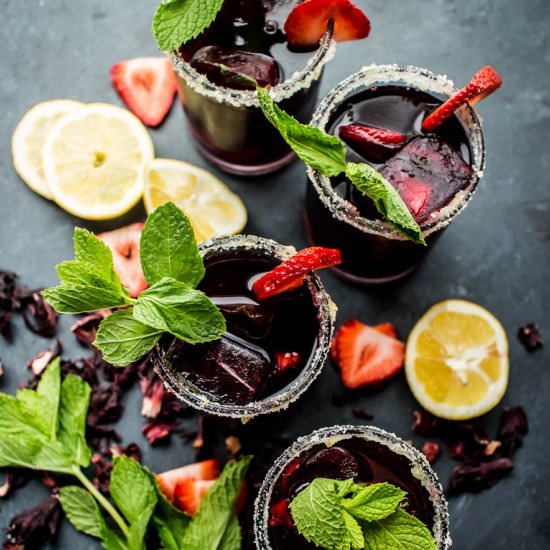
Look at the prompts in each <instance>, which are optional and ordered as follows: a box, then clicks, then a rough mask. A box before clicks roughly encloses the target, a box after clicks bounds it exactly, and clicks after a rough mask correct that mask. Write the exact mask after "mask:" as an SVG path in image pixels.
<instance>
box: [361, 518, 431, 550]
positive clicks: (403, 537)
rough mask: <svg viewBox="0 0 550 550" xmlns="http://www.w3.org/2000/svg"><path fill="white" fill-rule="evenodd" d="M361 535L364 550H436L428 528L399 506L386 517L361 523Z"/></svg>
mask: <svg viewBox="0 0 550 550" xmlns="http://www.w3.org/2000/svg"><path fill="white" fill-rule="evenodd" d="M363 535H364V537H365V550H380V548H391V549H392V550H437V546H436V544H435V541H434V538H433V536H432V534H431V533H430V530H429V529H428V528H427V527H426V526H425V525H424V524H423V523H422V522H421V521H420V520H419V519H418V518H416V517H414V516H412V515H411V514H409V513H407V512H405V511H404V510H401V509H400V508H399V509H397V510H396V511H395V512H394V513H393V514H392V515H391V516H389V517H387V518H386V519H383V520H380V521H373V522H370V523H365V524H363Z"/></svg>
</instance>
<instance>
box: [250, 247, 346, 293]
mask: <svg viewBox="0 0 550 550" xmlns="http://www.w3.org/2000/svg"><path fill="white" fill-rule="evenodd" d="M340 263H342V255H341V254H340V251H339V250H336V249H334V248H322V247H320V246H312V247H311V248H304V250H300V252H297V253H296V254H294V256H292V257H291V258H289V259H288V260H285V261H284V262H283V263H282V264H280V265H278V266H277V267H276V268H274V269H273V270H271V271H270V272H269V273H266V274H265V275H263V276H262V277H260V278H259V279H258V280H257V281H256V282H255V283H254V285H253V287H252V290H253V291H254V293H255V294H256V297H257V298H258V300H260V301H262V300H265V299H266V298H271V297H272V296H275V295H277V294H280V293H281V292H286V291H287V290H292V289H293V288H297V287H299V286H301V285H302V284H303V282H304V276H305V275H307V274H308V273H310V272H311V271H313V270H315V269H321V268H323V267H331V266H333V265H338V264H340Z"/></svg>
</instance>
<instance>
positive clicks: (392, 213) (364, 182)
mask: <svg viewBox="0 0 550 550" xmlns="http://www.w3.org/2000/svg"><path fill="white" fill-rule="evenodd" d="M346 176H347V177H348V178H349V179H350V181H351V183H353V185H355V187H357V189H359V191H361V193H364V194H365V195H367V197H369V198H370V199H371V200H372V201H373V203H374V206H376V209H377V210H378V212H380V214H382V216H383V217H384V219H386V220H387V221H388V222H389V223H391V224H392V225H393V226H394V227H395V228H396V229H397V230H398V231H399V232H400V233H403V235H405V236H406V237H407V238H409V239H410V240H411V241H413V242H415V243H417V244H424V245H425V244H426V241H425V240H424V236H423V235H422V231H421V229H420V227H419V225H418V224H417V223H416V221H415V220H414V218H413V217H412V215H411V213H410V211H409V209H408V208H407V205H406V204H405V203H404V202H403V199H402V198H401V197H400V196H399V193H398V192H397V190H396V189H395V187H394V186H393V185H392V184H391V183H389V182H387V181H386V180H385V179H384V177H383V176H382V174H380V173H379V172H377V171H376V170H375V169H374V168H372V166H369V165H368V164H356V163H352V162H350V163H349V164H348V165H347V167H346Z"/></svg>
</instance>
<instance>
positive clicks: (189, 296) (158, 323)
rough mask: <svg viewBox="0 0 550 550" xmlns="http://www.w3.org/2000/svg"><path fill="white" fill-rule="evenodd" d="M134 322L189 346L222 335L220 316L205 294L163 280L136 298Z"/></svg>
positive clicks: (171, 281)
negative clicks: (172, 336) (167, 334)
mask: <svg viewBox="0 0 550 550" xmlns="http://www.w3.org/2000/svg"><path fill="white" fill-rule="evenodd" d="M134 318H135V319H137V320H138V321H141V322H142V323H144V324H145V325H148V326H150V327H154V328H155V329H157V330H161V331H164V332H169V333H170V334H173V335H174V336H176V337H177V338H179V339H180V340H183V341H185V342H189V343H190V344H199V343H202V342H210V341H212V340H216V339H218V338H219V337H220V336H221V335H222V334H223V333H224V331H225V319H224V317H223V315H222V314H221V312H220V310H219V309H218V308H217V307H216V306H215V305H214V304H213V303H212V301H211V300H210V299H209V298H208V296H206V294H204V293H203V292H200V291H199V290H194V289H193V288H191V287H190V286H189V285H187V284H185V283H182V282H180V281H176V280H175V279H170V278H166V277H165V278H164V279H161V280H160V281H159V282H158V283H155V284H154V285H153V286H151V287H149V288H148V289H147V290H145V291H143V292H142V293H141V294H140V295H139V297H138V300H137V303H136V305H135V307H134Z"/></svg>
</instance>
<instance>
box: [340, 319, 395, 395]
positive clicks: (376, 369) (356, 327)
mask: <svg viewBox="0 0 550 550" xmlns="http://www.w3.org/2000/svg"><path fill="white" fill-rule="evenodd" d="M336 346H337V349H338V352H337V353H338V363H339V367H340V374H341V377H342V382H343V383H344V385H345V386H346V387H348V388H351V389H354V388H360V387H362V386H366V385H368V384H372V383H374V382H380V381H382V380H385V379H386V378H388V377H390V376H393V375H394V374H396V373H397V372H398V371H399V370H400V369H401V368H402V367H403V362H404V358H405V346H404V345H403V342H400V341H399V340H397V339H395V338H393V337H390V336H386V335H385V334H383V333H382V332H381V331H379V330H376V329H375V328H373V327H369V326H368V325H365V324H363V323H360V322H359V321H354V320H351V321H347V322H345V323H344V324H343V325H342V326H341V327H340V328H339V330H338V332H337V334H336Z"/></svg>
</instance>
